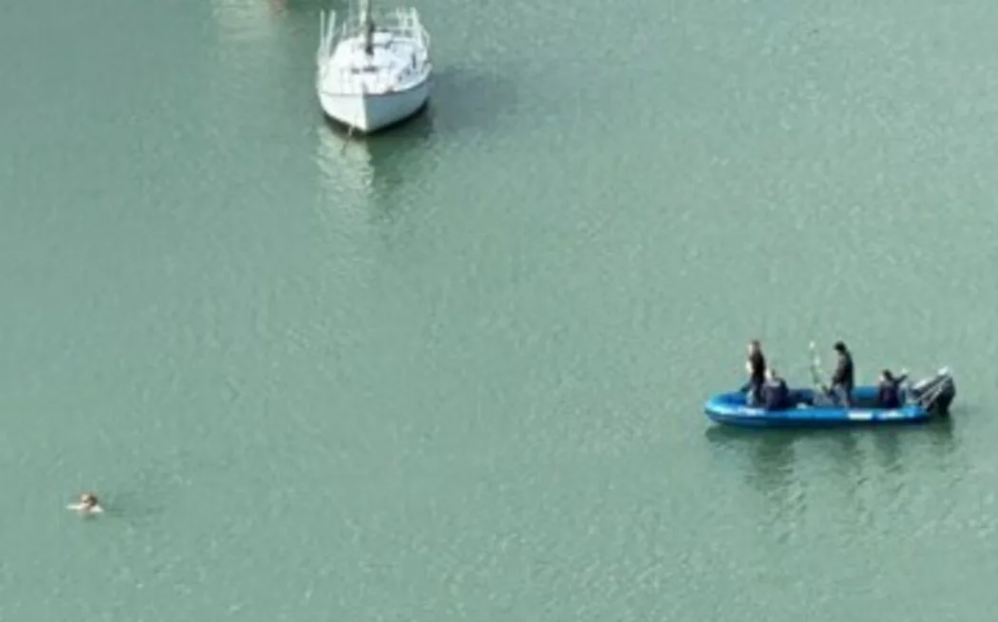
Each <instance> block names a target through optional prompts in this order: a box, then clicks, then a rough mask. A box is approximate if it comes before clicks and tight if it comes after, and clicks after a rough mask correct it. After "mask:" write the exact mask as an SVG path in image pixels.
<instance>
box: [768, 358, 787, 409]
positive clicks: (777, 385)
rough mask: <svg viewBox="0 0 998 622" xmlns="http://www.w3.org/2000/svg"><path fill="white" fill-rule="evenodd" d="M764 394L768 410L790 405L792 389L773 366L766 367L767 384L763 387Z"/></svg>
mask: <svg viewBox="0 0 998 622" xmlns="http://www.w3.org/2000/svg"><path fill="white" fill-rule="evenodd" d="M762 396H763V405H764V407H765V409H766V410H780V409H783V408H787V407H788V406H789V405H790V389H788V388H787V383H786V381H784V380H783V378H780V376H779V375H778V374H777V373H776V370H775V369H773V368H772V367H769V368H767V369H766V384H764V385H763V387H762Z"/></svg>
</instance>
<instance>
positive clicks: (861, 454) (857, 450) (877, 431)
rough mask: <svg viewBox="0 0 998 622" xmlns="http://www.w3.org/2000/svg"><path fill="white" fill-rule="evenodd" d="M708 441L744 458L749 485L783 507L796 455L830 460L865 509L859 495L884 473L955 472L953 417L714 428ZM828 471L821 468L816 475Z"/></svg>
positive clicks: (827, 464) (897, 477)
mask: <svg viewBox="0 0 998 622" xmlns="http://www.w3.org/2000/svg"><path fill="white" fill-rule="evenodd" d="M705 436H706V437H707V440H708V441H710V442H711V443H712V444H713V445H716V446H718V447H723V448H725V449H728V450H731V451H732V453H734V454H735V455H737V456H739V457H744V458H745V460H746V461H747V462H748V464H749V465H750V467H751V468H750V469H749V472H748V473H747V476H746V477H747V480H748V483H749V484H750V485H752V486H753V487H754V488H755V489H756V490H758V491H759V492H760V494H762V495H763V496H764V497H766V498H769V499H775V500H779V501H780V502H781V503H786V502H787V501H788V500H789V499H792V498H793V497H794V496H795V493H794V491H793V490H792V488H793V486H794V485H795V483H796V477H795V475H794V473H795V461H796V460H798V458H799V456H798V454H800V455H801V456H808V457H811V456H820V455H824V457H825V458H827V459H828V460H822V462H823V463H824V468H827V469H828V470H829V471H830V472H832V473H836V474H838V475H839V476H840V479H841V480H842V481H843V482H844V483H846V484H847V485H846V487H845V490H846V491H847V494H848V495H849V496H850V498H851V499H852V500H853V501H854V502H856V503H858V504H860V505H862V502H861V500H860V499H859V498H858V497H857V496H856V490H857V486H859V485H860V484H862V483H863V482H865V481H867V480H868V479H871V478H872V477H874V476H876V477H877V478H879V479H881V480H882V479H883V475H884V474H890V475H891V476H892V477H891V479H894V480H900V476H901V475H903V474H906V471H908V470H910V469H916V470H921V469H925V468H930V469H932V470H933V472H936V473H938V472H940V471H943V470H947V469H950V468H952V467H951V465H950V457H951V456H952V455H954V454H955V453H956V452H955V449H956V442H955V439H954V436H953V421H952V418H948V419H942V420H938V421H933V422H930V423H927V424H923V425H913V426H892V427H867V428H838V429H834V428H833V429H800V430H778V429H774V430H747V429H739V428H733V427H726V426H712V427H710V428H708V429H707V431H706V432H705ZM865 441H869V442H865ZM864 458H871V459H872V460H873V461H875V462H876V464H877V466H879V467H880V472H879V474H878V473H874V472H872V471H871V470H870V469H869V467H868V466H867V464H865V461H864ZM933 458H934V459H933ZM809 462H811V461H810V460H809ZM930 463H932V464H930ZM809 466H813V462H812V463H811V465H809ZM824 468H822V467H820V466H819V468H818V470H824ZM808 470H811V469H808ZM797 496H799V495H797Z"/></svg>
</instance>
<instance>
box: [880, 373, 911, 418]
mask: <svg viewBox="0 0 998 622" xmlns="http://www.w3.org/2000/svg"><path fill="white" fill-rule="evenodd" d="M907 377H908V375H907V374H905V373H904V371H903V370H902V371H901V377H900V378H895V377H894V375H893V374H892V373H891V371H890V370H889V369H885V370H884V371H882V372H880V385H879V386H878V387H877V406H879V407H880V408H901V383H902V382H904V381H905V379H906V378H907Z"/></svg>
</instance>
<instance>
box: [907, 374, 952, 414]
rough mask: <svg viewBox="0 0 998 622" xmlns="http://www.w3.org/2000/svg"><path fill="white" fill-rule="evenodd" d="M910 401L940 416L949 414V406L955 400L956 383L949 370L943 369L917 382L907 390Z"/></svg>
mask: <svg viewBox="0 0 998 622" xmlns="http://www.w3.org/2000/svg"><path fill="white" fill-rule="evenodd" d="M908 396H909V398H910V399H911V400H913V401H916V402H918V403H919V404H921V406H922V408H924V409H925V410H927V411H929V412H931V413H933V414H938V415H941V416H946V415H948V414H949V407H950V404H952V403H953V399H954V398H956V383H955V382H954V381H953V376H952V375H951V374H950V371H949V368H948V367H944V368H942V369H940V370H939V371H938V372H936V375H935V376H931V377H929V378H925V379H923V380H919V381H918V382H916V383H914V384H912V385H911V387H909V389H908Z"/></svg>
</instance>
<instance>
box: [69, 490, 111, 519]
mask: <svg viewBox="0 0 998 622" xmlns="http://www.w3.org/2000/svg"><path fill="white" fill-rule="evenodd" d="M66 509H69V510H76V511H77V512H79V513H80V514H83V515H90V514H102V513H103V512H104V508H102V507H101V506H100V501H98V500H97V495H95V494H93V493H90V492H85V493H83V494H82V495H80V501H79V503H73V504H71V505H68V506H66Z"/></svg>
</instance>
